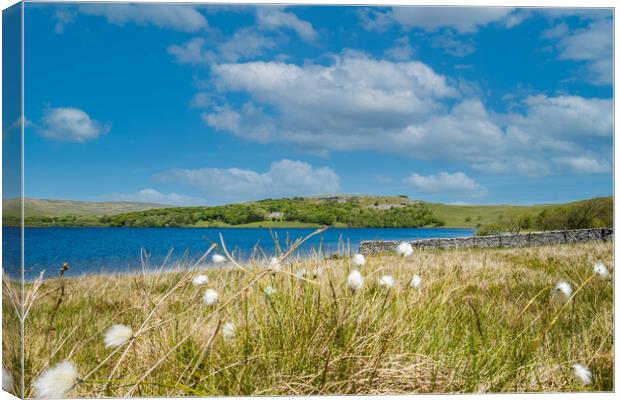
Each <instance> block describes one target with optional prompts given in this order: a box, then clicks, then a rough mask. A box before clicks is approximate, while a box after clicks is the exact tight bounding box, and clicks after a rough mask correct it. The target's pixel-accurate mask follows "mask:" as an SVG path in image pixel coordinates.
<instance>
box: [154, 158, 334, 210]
mask: <svg viewBox="0 0 620 400" xmlns="http://www.w3.org/2000/svg"><path fill="white" fill-rule="evenodd" d="M156 179H158V180H160V181H163V182H175V183H181V184H186V185H189V186H192V187H196V188H199V189H201V190H203V191H204V192H205V193H206V194H207V195H208V196H209V197H210V198H217V199H221V200H230V199H233V200H236V201H239V200H241V199H256V198H264V197H280V196H296V195H300V196H301V195H316V194H326V193H337V192H339V191H340V179H339V177H338V175H336V173H335V172H334V171H333V170H332V169H331V168H329V167H314V166H312V165H310V164H308V163H305V162H302V161H294V160H286V159H284V160H281V161H278V162H274V163H272V164H271V167H270V168H269V170H268V171H267V172H263V173H260V172H256V171H253V170H249V169H240V168H228V169H222V168H199V169H171V170H168V171H164V172H161V173H159V174H157V175H156Z"/></svg>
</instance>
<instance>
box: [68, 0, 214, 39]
mask: <svg viewBox="0 0 620 400" xmlns="http://www.w3.org/2000/svg"><path fill="white" fill-rule="evenodd" d="M78 10H79V12H80V13H82V14H86V15H95V16H101V17H105V18H106V19H107V20H108V22H110V23H113V24H117V25H126V24H128V23H134V24H137V25H155V26H157V27H159V28H166V29H173V30H177V31H181V32H197V31H200V30H205V29H207V28H208V27H209V24H208V23H207V19H206V18H205V17H204V16H203V15H202V14H201V13H200V12H198V11H197V10H196V9H195V7H194V6H191V5H181V4H120V3H116V4H82V5H80V6H79V8H78Z"/></svg>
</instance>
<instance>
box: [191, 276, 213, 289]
mask: <svg viewBox="0 0 620 400" xmlns="http://www.w3.org/2000/svg"><path fill="white" fill-rule="evenodd" d="M192 283H193V284H194V286H201V285H206V284H207V283H209V277H208V276H206V275H196V276H195V277H194V279H192Z"/></svg>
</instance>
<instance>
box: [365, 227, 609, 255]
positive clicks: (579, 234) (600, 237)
mask: <svg viewBox="0 0 620 400" xmlns="http://www.w3.org/2000/svg"><path fill="white" fill-rule="evenodd" d="M613 236H614V230H613V229H611V228H597V229H575V230H563V231H547V232H534V233H524V234H510V235H497V236H472V237H460V238H445V239H421V240H413V241H410V242H409V243H411V245H412V246H413V247H414V248H438V249H450V248H470V247H482V248H484V247H487V248H488V247H528V246H544V245H553V244H563V243H577V242H590V241H610V240H613ZM399 243H400V242H398V241H390V240H365V241H362V242H360V248H359V251H360V253H362V254H376V253H382V252H386V251H393V250H394V249H396V246H398V244H399Z"/></svg>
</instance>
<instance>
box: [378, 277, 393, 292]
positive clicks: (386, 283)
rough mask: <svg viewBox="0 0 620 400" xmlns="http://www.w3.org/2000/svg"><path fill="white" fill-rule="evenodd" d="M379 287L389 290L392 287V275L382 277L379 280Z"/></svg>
mask: <svg viewBox="0 0 620 400" xmlns="http://www.w3.org/2000/svg"><path fill="white" fill-rule="evenodd" d="M379 286H381V287H382V288H384V289H390V288H392V287H394V278H393V277H392V275H383V276H382V277H381V278H379Z"/></svg>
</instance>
